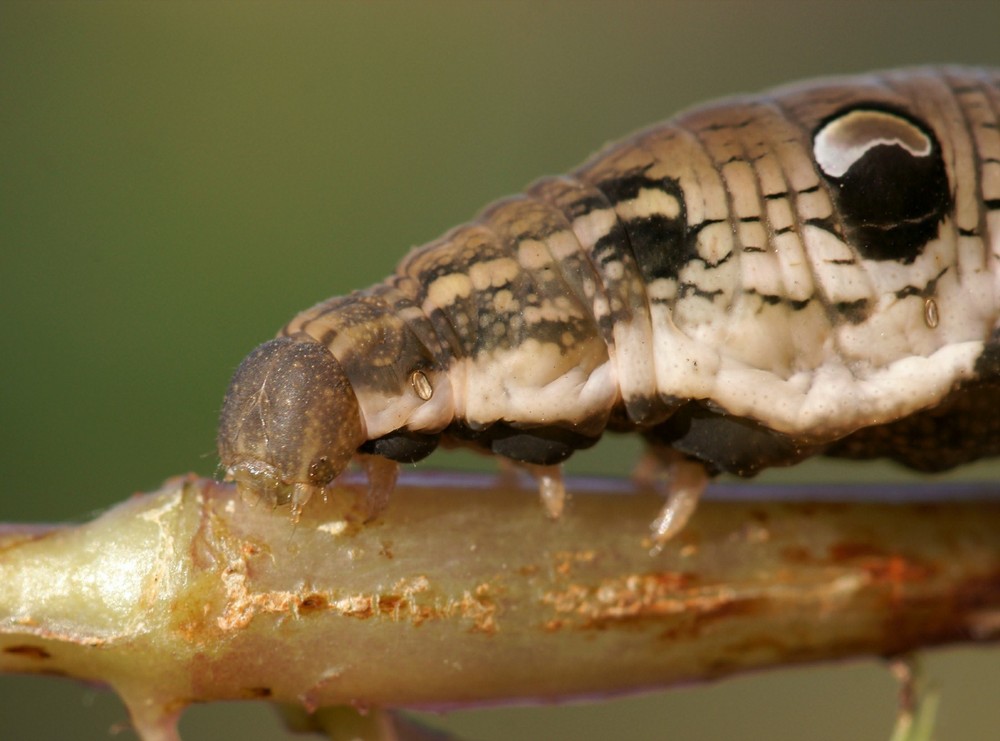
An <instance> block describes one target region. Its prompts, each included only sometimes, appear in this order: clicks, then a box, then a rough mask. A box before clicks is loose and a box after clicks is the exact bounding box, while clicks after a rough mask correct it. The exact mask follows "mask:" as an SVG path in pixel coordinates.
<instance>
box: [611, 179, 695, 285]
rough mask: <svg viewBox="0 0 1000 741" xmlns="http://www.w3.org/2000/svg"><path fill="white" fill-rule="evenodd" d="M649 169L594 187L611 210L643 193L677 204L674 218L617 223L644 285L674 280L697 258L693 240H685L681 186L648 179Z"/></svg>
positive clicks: (657, 217)
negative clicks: (651, 192)
mask: <svg viewBox="0 0 1000 741" xmlns="http://www.w3.org/2000/svg"><path fill="white" fill-rule="evenodd" d="M648 169H649V168H648V167H647V168H643V169H640V170H635V171H632V172H629V173H626V174H625V175H623V176H621V177H618V178H609V179H607V180H602V181H600V182H599V183H597V188H598V189H599V190H600V191H601V192H602V193H604V195H605V196H606V197H607V199H608V201H609V202H610V203H611V205H613V206H617V205H618V204H619V203H621V202H623V201H631V200H634V199H635V198H638V197H639V193H640V192H641V191H642V190H657V191H661V192H663V193H666V194H668V195H669V196H671V197H673V198H674V199H675V200H676V201H677V204H678V206H679V210H678V214H677V216H676V217H673V218H670V217H667V216H665V215H663V214H650V215H649V216H642V217H638V218H634V219H627V220H624V221H620V223H621V225H622V227H623V228H624V230H625V235H626V236H627V242H628V244H629V245H630V246H631V248H632V255H633V256H634V257H635V263H636V266H637V267H638V268H639V273H640V275H642V278H643V280H645V281H646V282H647V283H651V282H652V281H654V280H656V279H658V278H669V279H672V280H676V279H677V276H678V274H679V273H680V271H681V270H682V269H683V268H684V266H685V265H687V264H688V262H690V261H691V260H693V259H697V258H698V251H697V249H696V248H695V243H696V240H695V239H688V238H687V236H688V227H687V208H686V207H685V203H684V191H683V190H682V189H681V186H680V183H678V182H677V181H676V180H674V179H671V178H659V179H657V178H651V177H649V176H647V175H646V170H648ZM616 231H617V230H616ZM609 236H610V235H609ZM598 244H600V241H599V242H598Z"/></svg>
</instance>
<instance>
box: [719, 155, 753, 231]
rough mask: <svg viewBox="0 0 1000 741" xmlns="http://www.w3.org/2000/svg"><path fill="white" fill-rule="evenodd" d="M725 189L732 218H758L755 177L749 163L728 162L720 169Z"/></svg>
mask: <svg viewBox="0 0 1000 741" xmlns="http://www.w3.org/2000/svg"><path fill="white" fill-rule="evenodd" d="M722 175H723V177H724V178H725V179H726V188H727V189H728V190H729V197H730V198H731V199H732V204H733V206H732V208H733V211H732V214H731V215H730V216H731V217H732V218H736V219H745V218H749V217H753V216H760V197H759V196H758V194H757V175H756V173H754V171H753V168H752V167H750V163H749V162H746V161H744V160H736V161H735V162H729V163H727V164H726V165H724V166H723V168H722Z"/></svg>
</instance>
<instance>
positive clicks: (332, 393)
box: [218, 334, 365, 517]
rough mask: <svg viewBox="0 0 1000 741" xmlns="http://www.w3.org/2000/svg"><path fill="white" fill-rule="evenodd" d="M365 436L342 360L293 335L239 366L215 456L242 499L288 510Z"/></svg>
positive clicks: (341, 464)
mask: <svg viewBox="0 0 1000 741" xmlns="http://www.w3.org/2000/svg"><path fill="white" fill-rule="evenodd" d="M364 439H365V435H364V431H363V428H362V423H361V412H360V410H359V408H358V400H357V398H356V396H355V393H354V390H353V389H352V388H351V384H350V383H349V382H348V380H347V376H346V374H345V373H344V370H343V368H342V367H341V365H340V363H338V362H337V359H336V358H334V357H333V355H332V354H331V353H330V352H329V350H327V348H326V347H325V346H323V345H321V344H320V343H318V342H316V341H315V340H313V339H312V338H311V337H308V336H307V335H304V334H297V335H295V336H293V337H280V338H278V339H274V340H271V341H270V342H265V343H264V344H263V345H261V346H260V347H258V348H257V349H256V350H254V351H253V352H252V353H250V355H248V356H247V358H246V359H245V360H244V361H243V362H242V363H241V364H240V366H239V368H237V370H236V373H235V375H234V376H233V380H232V381H231V382H230V384H229V390H228V391H227V392H226V398H225V401H224V402H223V405H222V415H221V419H220V422H219V436H218V446H219V458H220V459H221V461H222V466H223V467H224V468H225V472H226V479H227V480H232V481H235V482H236V485H237V487H238V488H239V490H240V493H241V494H243V496H244V498H253V499H258V498H260V497H263V498H265V499H266V500H269V501H271V502H272V503H274V504H289V503H290V504H291V505H292V514H293V517H294V516H297V515H298V513H299V512H300V511H301V509H302V506H303V505H304V504H305V503H306V502H307V501H308V500H309V498H310V497H311V496H312V495H313V494H314V493H317V492H320V491H322V489H323V488H324V487H325V486H327V485H328V484H329V483H330V482H331V481H333V479H334V478H335V477H336V476H337V475H338V474H339V473H340V472H341V471H342V470H344V468H345V467H346V466H347V464H348V463H349V462H350V460H351V457H352V456H353V455H354V453H355V451H357V449H358V446H359V445H361V443H362V442H364Z"/></svg>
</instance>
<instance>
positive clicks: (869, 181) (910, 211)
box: [817, 104, 954, 264]
mask: <svg viewBox="0 0 1000 741" xmlns="http://www.w3.org/2000/svg"><path fill="white" fill-rule="evenodd" d="M859 110H861V111H864V110H871V111H880V112H885V113H888V114H891V115H893V116H898V117H900V118H902V119H905V120H906V121H908V122H909V123H910V124H912V125H913V126H914V127H916V128H917V129H919V130H920V131H921V132H922V133H923V134H924V135H925V136H926V137H928V139H929V140H930V141H931V142H932V147H931V151H930V153H929V154H927V155H926V156H914V155H913V154H911V153H910V152H909V151H907V150H906V149H904V148H903V147H900V146H896V145H885V144H879V145H876V146H873V147H872V148H871V149H869V150H868V151H867V152H865V153H864V154H863V155H862V156H861V157H859V158H858V160H857V161H856V162H854V163H853V164H852V165H851V167H850V168H848V170H847V171H846V172H845V173H844V174H843V175H842V176H840V177H832V176H829V175H827V174H826V173H824V172H823V171H822V168H817V170H818V171H819V172H820V174H821V175H822V176H823V178H824V179H825V180H826V181H827V183H828V184H829V185H830V191H831V194H832V196H833V200H834V202H835V203H836V204H837V209H838V212H839V214H840V215H841V218H842V219H843V223H844V227H845V230H846V233H847V237H848V240H849V241H850V243H851V244H852V245H854V246H855V247H856V248H857V250H858V251H859V252H860V253H861V255H862V256H863V257H865V258H866V259H869V260H896V261H898V262H901V263H904V264H909V263H911V262H913V261H914V260H915V259H916V258H917V257H918V256H919V255H920V254H921V253H922V252H923V249H924V247H925V246H926V244H927V243H928V242H929V241H930V240H932V239H934V237H935V236H936V235H937V232H938V227H939V225H940V223H941V221H942V220H943V219H944V218H945V217H946V216H947V215H948V214H949V213H950V212H951V211H952V208H953V205H954V204H953V198H952V194H951V189H950V186H949V184H948V174H947V171H946V168H945V163H944V157H943V155H942V153H941V145H940V144H939V143H938V141H937V138H936V137H935V136H934V132H933V131H932V130H931V129H930V128H929V127H927V126H926V125H924V124H923V123H922V122H920V121H918V120H917V119H915V118H913V117H912V116H910V115H908V114H906V113H903V112H901V111H898V110H894V109H890V108H886V107H885V106H880V105H877V104H869V105H862V106H852V107H851V108H850V109H848V110H843V111H839V112H837V113H836V114H834V115H833V116H830V117H829V118H827V119H826V120H824V121H823V122H822V123H821V125H820V126H819V127H818V128H817V132H819V131H820V130H821V129H822V128H823V127H825V126H826V125H827V124H828V123H830V122H831V121H834V120H835V119H837V118H839V117H841V116H844V115H847V114H849V113H853V112H856V111H859Z"/></svg>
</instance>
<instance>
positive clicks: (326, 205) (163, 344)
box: [0, 0, 1000, 741]
mask: <svg viewBox="0 0 1000 741" xmlns="http://www.w3.org/2000/svg"><path fill="white" fill-rule="evenodd" d="M998 30H1000V3H997V2H995V0H994V1H993V2H988V3H981V4H976V3H972V2H913V1H911V2H899V1H893V0H879V1H871V2H842V1H835V0H828V1H827V2H801V1H800V2H708V1H704V0H703V1H702V2H689V3H686V2H669V3H666V2H665V3H660V4H654V3H626V2H546V3H528V2H525V3H512V2H505V3H502V4H501V3H496V4H485V3H477V4H471V3H458V2H424V3H414V2H410V3H406V2H373V3H349V4H338V3H317V2H301V3H285V2H242V3H227V4H215V3H207V2H185V3H120V2H105V3H92V2H86V3H68V2H67V3H45V2H12V1H11V0H3V2H2V3H0V317H2V319H3V329H4V337H3V340H4V341H3V350H2V351H0V369H2V370H0V419H2V424H0V466H2V474H3V496H2V498H0V521H28V520H83V519H87V518H89V517H91V516H92V515H93V514H94V513H95V512H97V511H99V510H100V509H102V508H104V507H106V506H108V505H110V504H111V503H113V502H115V501H118V500H121V499H123V498H125V497H127V496H128V495H129V494H130V493H132V492H133V491H143V490H150V489H152V488H155V487H156V486H157V485H158V484H159V483H160V482H161V481H162V480H163V479H164V478H166V477H168V476H170V475H173V474H178V473H183V472H186V471H189V470H194V471H197V472H198V473H202V474H208V475H211V474H213V473H214V471H215V465H216V458H215V453H214V434H215V423H216V414H217V412H218V408H219V405H220V402H221V399H222V394H223V392H224V390H225V388H226V384H227V382H228V380H229V376H230V374H231V373H232V371H233V369H234V368H235V366H236V365H237V363H238V362H239V361H240V360H241V359H242V357H243V356H244V355H245V354H246V353H247V352H248V351H249V350H250V349H251V348H252V347H253V346H254V345H256V344H257V343H259V342H261V341H263V340H264V339H267V338H268V337H270V336H271V335H272V334H273V333H274V332H275V331H276V330H277V329H278V328H279V327H280V326H281V325H282V324H284V323H285V321H286V320H287V319H288V318H290V317H291V316H292V315H293V314H294V313H295V312H297V311H298V310H300V309H302V308H304V307H306V306H308V305H310V304H312V303H314V302H316V301H318V300H320V299H323V298H326V297H327V296H329V295H333V294H338V293H343V292H346V291H348V290H350V289H353V288H359V287H362V286H365V285H368V284H370V283H373V282H375V281H376V280H378V279H380V278H381V277H383V276H384V275H385V274H386V273H388V272H389V271H390V270H391V269H392V268H393V266H394V264H395V262H396V261H397V259H398V258H399V257H400V256H401V255H402V254H403V253H404V251H405V250H406V249H408V248H409V247H410V246H411V245H415V244H420V243H422V242H425V241H427V240H429V239H431V238H433V237H435V236H437V235H438V234H439V233H441V232H442V231H444V230H445V229H446V228H448V227H450V226H452V225H454V224H456V223H458V222H460V221H462V220H464V219H467V218H469V217H470V216H471V215H472V214H473V213H474V212H475V211H476V210H477V209H478V208H480V207H481V206H483V205H485V204H486V203H487V202H489V201H490V200H492V199H494V198H497V197H499V196H502V195H505V194H507V193H510V192H512V191H515V190H517V189H519V188H521V187H522V186H524V185H525V184H526V183H528V182H529V181H531V180H532V179H534V178H536V177H538V176H540V175H543V174H550V173H554V172H558V171H562V170H565V169H567V168H569V167H572V166H573V165H575V164H577V163H578V162H579V161H581V160H582V159H583V158H584V157H585V156H586V155H588V154H589V153H590V152H591V151H593V150H594V149H596V148H597V147H598V146H599V145H601V144H602V143H604V142H605V141H608V140H610V139H615V138H618V137H620V136H623V135H624V134H627V133H628V132H630V131H632V130H634V129H636V128H638V127H640V126H643V125H646V124H649V123H651V122H653V121H656V120H658V119H661V118H664V117H666V116H668V115H670V114H672V113H674V112H676V111H677V110H678V109H680V108H683V107H686V106H690V105H693V104H695V103H698V102H700V101H703V100H706V99H709V98H713V97H717V96H720V95H724V94H728V93H734V92H741V91H752V90H757V89H760V88H764V87H767V86H770V85H773V84H778V83H782V82H786V81H790V80H794V79H798V78H805V77H810V76H815V75H821V74H830V73H842V72H854V71H863V70H868V69H872V68H879V67H887V66H898V65H906V64H917V63H930V62H960V63H972V64H992V65H997V64H1000V43H998ZM623 448H624V449H623ZM635 453H636V448H635V446H634V444H633V443H632V442H631V441H623V442H618V441H611V442H607V443H602V445H600V446H598V448H597V449H596V450H594V451H589V452H588V453H587V454H586V455H584V456H581V457H580V459H579V460H578V461H576V460H575V461H574V462H573V464H574V465H573V466H572V468H573V469H574V470H576V471H578V472H580V471H585V472H601V473H613V474H624V473H627V471H628V468H629V461H631V460H633V459H634V457H635ZM433 463H434V464H435V465H440V466H447V465H452V464H455V465H470V462H469V459H468V458H463V457H462V456H460V455H457V454H450V455H448V454H446V455H445V456H444V457H441V456H438V457H436V458H435V459H434V461H433ZM472 464H475V465H484V463H483V462H482V461H474V462H473V463H472ZM486 465H488V462H486ZM997 471H998V468H997V467H996V466H992V467H991V466H988V465H987V466H983V465H980V466H977V467H974V468H972V469H969V470H966V471H964V472H962V473H963V475H967V476H968V475H971V476H980V477H990V478H996V473H997ZM845 474H847V475H851V476H853V477H860V478H866V479H880V478H883V477H887V476H895V477H901V476H903V474H901V473H899V472H898V470H896V469H891V468H888V467H885V466H867V465H866V466H854V465H853V464H850V465H845V464H843V463H841V464H838V465H836V466H835V467H831V466H825V467H824V466H822V465H813V464H809V465H806V466H803V467H800V468H797V469H795V470H793V471H792V472H790V473H789V474H785V475H786V476H788V475H791V476H797V477H801V476H811V477H814V478H817V479H820V480H828V479H830V478H831V477H833V476H836V477H843V475H845ZM781 477H782V475H781V474H780V473H779V474H775V475H774V476H773V478H774V479H775V480H779V479H780V478H781ZM928 667H929V670H930V673H931V675H932V676H933V677H934V678H935V679H936V681H937V682H938V683H939V684H940V685H941V687H942V688H943V692H944V702H943V708H942V711H941V719H940V734H939V737H940V738H942V739H996V738H997V737H998V733H1000V732H998V731H997V729H998V728H1000V704H998V703H997V702H996V697H997V687H1000V651H998V650H996V649H994V650H982V649H979V650H975V651H947V652H938V653H935V654H933V655H932V656H931V657H930V659H929V661H928ZM894 692H895V688H894V685H893V682H892V681H891V680H890V678H889V676H888V674H887V672H886V671H885V670H884V668H883V667H882V666H881V665H879V664H877V663H875V662H857V663H852V664H850V665H844V666H833V667H823V668H816V669H810V670H794V671H783V672H775V673H769V674H764V675H760V676H755V677H750V678H740V679H736V680H730V681H726V682H722V683H719V684H716V685H712V686H706V687H700V688H691V689H683V690H675V691H672V692H666V693H658V694H655V695H649V696H645V697H641V698H630V699H625V700H616V701H607V702H594V703H588V704H581V705H574V706H564V707H558V708H528V709H514V710H510V709H507V710H481V711H466V712H460V713H453V714H451V715H448V716H445V717H443V718H441V719H436V720H435V722H440V723H443V724H447V725H449V726H450V727H452V728H455V729H458V730H460V731H462V732H463V733H465V734H466V735H467V737H468V738H470V739H479V740H482V741H487V740H488V739H509V738H548V739H579V740H587V739H605V738H612V737H614V738H626V739H654V738H669V739H672V740H678V741H685V740H691V739H717V738H768V739H775V740H778V739H831V740H834V739H836V740H838V741H839V740H841V739H846V738H850V739H886V738H887V737H888V733H889V728H890V726H891V722H892V715H893V712H894ZM125 720H126V715H125V712H124V710H123V708H122V707H121V705H120V704H118V702H117V701H116V700H115V698H114V697H113V696H111V695H109V694H108V693H105V692H101V691H98V690H94V689H91V688H86V687H81V686H79V685H75V684H73V683H69V682H64V681H59V680H54V679H43V678H37V677H3V678H0V738H2V739H63V738H74V739H105V738H109V737H110V736H111V735H112V734H111V730H112V728H113V727H118V728H120V727H121V725H122V723H123V722H124V721H125ZM181 727H182V732H183V734H184V738H185V739H186V741H198V740H199V739H218V738H241V739H246V740H247V741H253V740H255V739H281V738H285V737H286V735H285V732H284V731H282V730H281V729H280V727H279V725H278V723H277V721H276V720H274V718H273V716H272V715H271V714H270V712H269V709H268V708H267V707H266V706H264V705H260V704H256V705H254V704H247V703H242V704H233V705H221V706H211V707H204V708H195V709H193V710H191V711H189V713H188V714H187V716H185V719H184V721H183V722H182V726H181ZM118 737H119V738H122V737H125V738H128V737H131V734H129V733H125V734H124V736H118Z"/></svg>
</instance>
